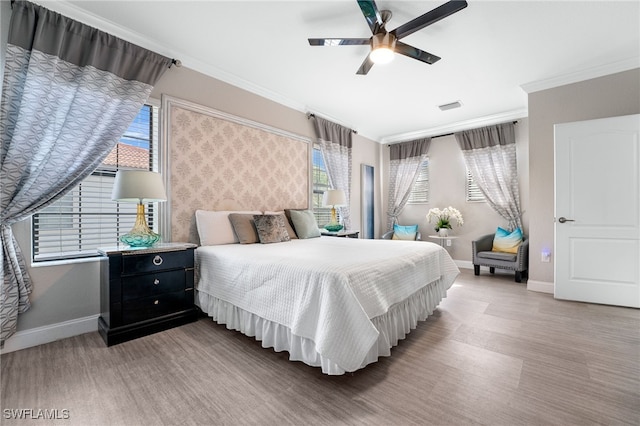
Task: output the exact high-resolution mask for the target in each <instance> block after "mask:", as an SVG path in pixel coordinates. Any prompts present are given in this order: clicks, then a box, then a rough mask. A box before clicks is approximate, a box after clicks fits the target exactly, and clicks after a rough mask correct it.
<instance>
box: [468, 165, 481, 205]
mask: <svg viewBox="0 0 640 426" xmlns="http://www.w3.org/2000/svg"><path fill="white" fill-rule="evenodd" d="M466 182H467V183H466V193H467V201H469V202H483V201H485V198H484V195H483V194H482V191H480V188H479V187H478V185H477V184H476V182H475V181H474V180H473V176H472V175H471V172H470V171H469V169H467V181H466Z"/></svg>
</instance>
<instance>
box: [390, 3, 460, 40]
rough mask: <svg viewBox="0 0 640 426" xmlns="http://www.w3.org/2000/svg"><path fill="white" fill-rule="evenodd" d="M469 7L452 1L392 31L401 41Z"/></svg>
mask: <svg viewBox="0 0 640 426" xmlns="http://www.w3.org/2000/svg"><path fill="white" fill-rule="evenodd" d="M465 7H467V2H466V1H458V0H451V1H449V2H447V3H445V4H443V5H442V6H438V7H436V8H435V9H433V10H432V11H430V12H427V13H425V14H424V15H421V16H418V17H417V18H415V19H412V20H411V21H409V22H407V23H406V24H403V25H400V26H399V27H398V28H396V29H395V30H393V31H391V32H392V33H394V34H395V36H396V38H397V39H398V40H400V39H401V38H403V37H406V36H408V35H409V34H413V33H415V32H416V31H419V30H421V29H423V28H424V27H426V26H428V25H431V24H433V23H436V22H438V21H439V20H441V19H444V18H446V17H447V16H449V15H452V14H454V13H456V12H458V11H460V10H462V9H464V8H465Z"/></svg>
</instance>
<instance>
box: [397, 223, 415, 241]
mask: <svg viewBox="0 0 640 426" xmlns="http://www.w3.org/2000/svg"><path fill="white" fill-rule="evenodd" d="M417 233H418V225H405V226H403V225H398V224H395V225H393V237H391V239H392V240H410V241H414V240H415V239H416V234H417Z"/></svg>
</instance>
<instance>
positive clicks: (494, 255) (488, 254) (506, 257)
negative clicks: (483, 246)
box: [477, 251, 516, 262]
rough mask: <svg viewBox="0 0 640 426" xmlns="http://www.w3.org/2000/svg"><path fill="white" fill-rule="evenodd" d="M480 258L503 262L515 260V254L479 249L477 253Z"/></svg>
mask: <svg viewBox="0 0 640 426" xmlns="http://www.w3.org/2000/svg"><path fill="white" fill-rule="evenodd" d="M477 256H478V257H479V258H480V259H492V260H502V261H504V262H515V261H516V255H515V254H511V253H503V252H499V251H481V252H478V255H477Z"/></svg>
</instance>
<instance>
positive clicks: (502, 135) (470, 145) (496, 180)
mask: <svg viewBox="0 0 640 426" xmlns="http://www.w3.org/2000/svg"><path fill="white" fill-rule="evenodd" d="M455 137H456V140H457V141H458V145H459V146H460V149H462V154H463V156H464V161H465V163H466V164H467V168H469V171H470V172H471V175H472V176H473V180H474V181H475V182H476V184H477V185H478V188H480V191H482V193H483V194H484V196H485V198H486V199H487V202H488V203H489V205H490V206H491V207H492V208H493V209H494V210H495V211H496V212H497V213H498V214H499V215H500V216H502V217H503V218H505V219H506V220H507V221H508V222H509V228H510V230H514V229H515V228H517V227H520V228H521V229H522V212H521V210H520V190H519V188H518V167H517V163H516V137H515V125H514V124H513V123H505V124H498V125H495V126H488V127H483V128H480V129H473V130H467V131H464V132H459V133H456V134H455Z"/></svg>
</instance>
